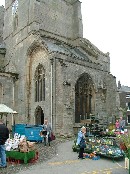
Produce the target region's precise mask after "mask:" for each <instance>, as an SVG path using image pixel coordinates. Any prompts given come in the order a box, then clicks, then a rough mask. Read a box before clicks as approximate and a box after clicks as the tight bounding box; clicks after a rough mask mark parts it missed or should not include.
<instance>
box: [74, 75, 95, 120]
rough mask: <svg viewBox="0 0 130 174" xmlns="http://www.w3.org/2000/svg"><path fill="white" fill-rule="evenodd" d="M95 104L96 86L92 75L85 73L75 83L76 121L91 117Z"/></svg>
mask: <svg viewBox="0 0 130 174" xmlns="http://www.w3.org/2000/svg"><path fill="white" fill-rule="evenodd" d="M94 105H95V99H94V86H93V81H92V79H91V77H90V76H89V75H88V74H83V75H81V77H80V78H79V79H78V80H77V82H76V85H75V123H80V120H85V119H89V118H90V114H92V113H93V110H94Z"/></svg>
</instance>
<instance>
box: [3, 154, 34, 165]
mask: <svg viewBox="0 0 130 174" xmlns="http://www.w3.org/2000/svg"><path fill="white" fill-rule="evenodd" d="M35 155H36V152H35V151H30V152H18V151H6V158H12V159H15V160H23V161H24V163H25V164H27V163H28V161H29V160H31V159H34V158H35Z"/></svg>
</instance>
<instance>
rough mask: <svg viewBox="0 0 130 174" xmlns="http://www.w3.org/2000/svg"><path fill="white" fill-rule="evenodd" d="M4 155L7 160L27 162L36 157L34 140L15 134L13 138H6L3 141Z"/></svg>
mask: <svg viewBox="0 0 130 174" xmlns="http://www.w3.org/2000/svg"><path fill="white" fill-rule="evenodd" d="M5 147H6V157H7V161H8V162H10V163H11V162H15V163H21V162H24V163H25V164H26V163H28V162H29V161H30V160H33V161H35V160H36V159H38V156H37V155H38V152H37V150H36V148H35V142H30V141H27V140H26V137H25V136H20V135H19V134H15V135H14V138H12V139H10V138H9V139H8V140H7V141H6V143H5Z"/></svg>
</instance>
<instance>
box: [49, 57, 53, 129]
mask: <svg viewBox="0 0 130 174" xmlns="http://www.w3.org/2000/svg"><path fill="white" fill-rule="evenodd" d="M50 60H51V128H52V129H53V59H50Z"/></svg>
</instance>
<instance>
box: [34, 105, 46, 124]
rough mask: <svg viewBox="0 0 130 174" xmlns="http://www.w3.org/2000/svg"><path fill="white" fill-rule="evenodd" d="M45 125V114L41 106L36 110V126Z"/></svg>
mask: <svg viewBox="0 0 130 174" xmlns="http://www.w3.org/2000/svg"><path fill="white" fill-rule="evenodd" d="M43 123H44V113H43V110H42V108H41V107H40V106H37V108H36V109H35V124H36V125H43Z"/></svg>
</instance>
